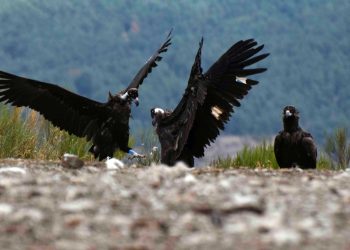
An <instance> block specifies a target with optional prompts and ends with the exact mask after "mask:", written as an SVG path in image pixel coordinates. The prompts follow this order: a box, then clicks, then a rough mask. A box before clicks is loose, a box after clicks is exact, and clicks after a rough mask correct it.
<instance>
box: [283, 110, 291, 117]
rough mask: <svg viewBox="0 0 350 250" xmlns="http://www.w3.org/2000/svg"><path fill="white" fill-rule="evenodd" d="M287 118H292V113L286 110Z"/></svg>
mask: <svg viewBox="0 0 350 250" xmlns="http://www.w3.org/2000/svg"><path fill="white" fill-rule="evenodd" d="M284 116H285V117H289V116H292V113H291V112H290V111H289V110H286V112H285V113H284Z"/></svg>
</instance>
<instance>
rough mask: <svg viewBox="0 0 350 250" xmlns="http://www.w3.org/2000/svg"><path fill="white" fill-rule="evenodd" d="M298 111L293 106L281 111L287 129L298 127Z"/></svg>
mask: <svg viewBox="0 0 350 250" xmlns="http://www.w3.org/2000/svg"><path fill="white" fill-rule="evenodd" d="M298 122H299V111H298V110H297V109H296V108H295V107H294V106H286V107H284V109H283V123H284V125H285V127H287V128H294V127H298Z"/></svg>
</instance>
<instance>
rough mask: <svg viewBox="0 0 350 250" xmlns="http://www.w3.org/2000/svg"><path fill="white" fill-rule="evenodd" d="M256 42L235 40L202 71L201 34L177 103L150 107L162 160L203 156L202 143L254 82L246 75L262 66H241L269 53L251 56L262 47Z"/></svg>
mask: <svg viewBox="0 0 350 250" xmlns="http://www.w3.org/2000/svg"><path fill="white" fill-rule="evenodd" d="M256 45H257V42H255V41H254V40H253V39H249V40H245V41H239V42H237V43H235V44H234V45H233V46H232V47H231V48H230V49H229V50H227V51H226V52H225V53H224V54H223V55H222V56H221V57H220V58H219V59H218V60H217V61H216V62H215V63H214V64H213V65H212V66H211V67H210V68H209V70H208V71H207V72H206V73H204V74H203V73H202V68H201V50H202V46H203V38H202V40H201V41H200V43H199V49H198V52H197V55H196V57H195V61H194V64H193V66H192V70H191V73H190V77H189V80H188V85H187V88H186V90H185V93H184V95H183V97H182V99H181V101H180V103H179V104H178V105H177V107H176V108H175V110H174V111H172V112H171V111H167V110H163V109H161V108H153V109H152V110H151V116H152V119H153V120H152V124H153V126H155V127H156V133H157V134H158V137H159V141H160V144H161V161H162V163H164V164H167V165H169V166H171V165H174V164H175V163H176V162H177V161H183V162H185V163H186V164H188V165H189V166H193V165H194V157H202V156H204V149H205V147H206V146H208V145H210V143H211V142H213V141H214V140H215V138H216V137H217V136H218V135H219V133H220V130H223V129H224V124H225V123H226V122H227V121H228V120H229V118H230V116H231V114H232V113H233V112H234V110H233V107H234V106H236V107H239V106H240V103H239V100H240V99H242V98H243V97H244V96H245V95H246V94H248V91H249V90H250V89H251V88H252V86H253V85H255V84H257V83H258V81H254V80H251V79H247V78H246V77H247V76H249V75H253V74H258V73H262V72H264V71H265V70H266V69H265V68H255V69H245V68H246V67H247V66H249V65H252V64H254V63H256V62H258V61H260V60H262V59H264V58H266V57H267V56H268V55H269V54H261V55H258V56H255V55H256V54H257V53H258V52H259V51H261V50H262V48H263V45H261V46H258V47H256Z"/></svg>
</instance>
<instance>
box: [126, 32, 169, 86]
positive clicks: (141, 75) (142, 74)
mask: <svg viewBox="0 0 350 250" xmlns="http://www.w3.org/2000/svg"><path fill="white" fill-rule="evenodd" d="M171 32H172V30H170V32H169V34H168V36H167V37H166V40H165V42H164V43H163V44H162V45H161V46H160V48H159V49H158V50H157V51H156V52H155V53H154V54H153V55H152V56H151V57H150V58H149V59H148V60H147V62H146V63H145V65H144V66H143V67H142V68H141V69H140V70H139V72H137V74H136V76H135V77H134V79H133V80H132V81H131V83H130V84H129V86H128V87H127V88H126V89H125V90H124V91H122V92H123V93H125V92H126V91H128V90H129V89H131V88H139V86H140V85H141V84H142V82H143V80H144V79H145V78H146V77H147V75H148V74H149V73H151V72H152V69H153V68H155V67H157V66H158V64H157V62H159V61H161V60H162V57H161V56H160V54H161V53H163V52H166V51H167V50H168V47H169V46H170V44H171Z"/></svg>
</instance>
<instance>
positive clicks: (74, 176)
mask: <svg viewBox="0 0 350 250" xmlns="http://www.w3.org/2000/svg"><path fill="white" fill-rule="evenodd" d="M349 187H350V172H347V171H341V172H340V171H337V172H336V171H334V172H332V171H298V170H284V171H281V170H280V171H273V170H263V169H256V170H249V169H236V170H225V171H223V170H218V169H210V168H201V169H194V170H189V169H187V168H185V167H184V166H177V167H175V168H165V167H164V166H152V167H148V168H144V169H140V168H135V167H127V168H123V169H119V170H107V169H106V168H105V167H103V166H102V165H98V164H96V165H95V166H93V164H87V165H85V166H84V167H83V168H81V169H78V170H71V169H66V168H63V167H62V166H60V165H59V163H58V162H44V161H42V162H37V161H23V160H3V161H1V162H0V225H1V226H0V249H45V250H48V249H77V250H79V249H349V248H350V190H349Z"/></svg>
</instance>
